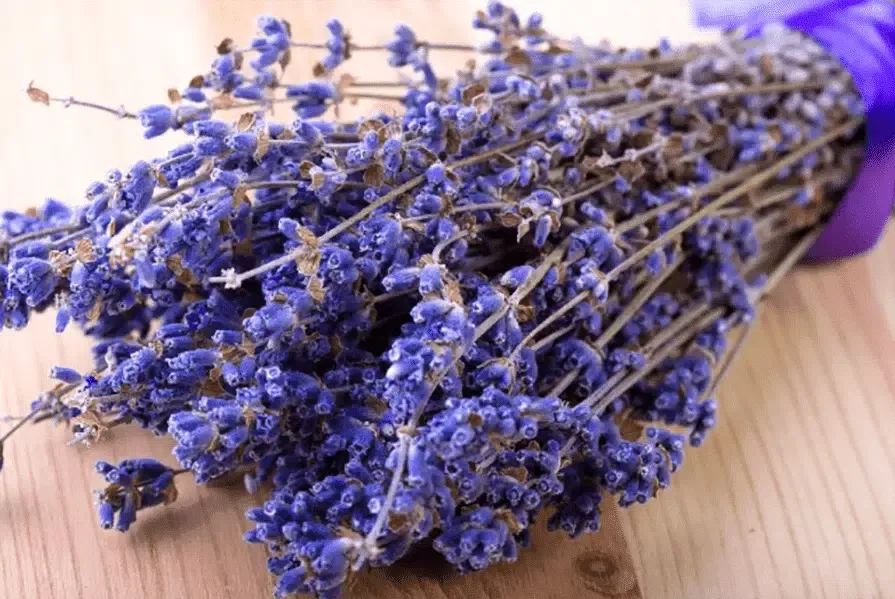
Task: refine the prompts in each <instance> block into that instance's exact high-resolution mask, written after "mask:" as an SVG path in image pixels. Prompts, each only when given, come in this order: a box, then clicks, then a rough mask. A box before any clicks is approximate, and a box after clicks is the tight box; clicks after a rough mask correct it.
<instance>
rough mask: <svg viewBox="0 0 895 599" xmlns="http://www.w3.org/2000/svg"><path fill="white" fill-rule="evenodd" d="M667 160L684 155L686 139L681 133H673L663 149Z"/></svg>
mask: <svg viewBox="0 0 895 599" xmlns="http://www.w3.org/2000/svg"><path fill="white" fill-rule="evenodd" d="M662 151H663V152H664V153H665V156H666V157H667V158H677V157H679V156H681V155H682V154H683V153H684V138H683V136H682V135H681V134H680V133H672V134H671V135H669V136H668V139H667V140H666V141H665V147H664V148H663V149H662Z"/></svg>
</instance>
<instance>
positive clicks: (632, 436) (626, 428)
mask: <svg viewBox="0 0 895 599" xmlns="http://www.w3.org/2000/svg"><path fill="white" fill-rule="evenodd" d="M643 428H644V427H643V425H642V424H641V423H639V422H637V421H636V420H634V419H633V418H625V419H624V420H622V422H621V426H619V433H621V436H622V439H625V440H627V441H636V440H637V439H639V438H640V436H641V435H642V434H643Z"/></svg>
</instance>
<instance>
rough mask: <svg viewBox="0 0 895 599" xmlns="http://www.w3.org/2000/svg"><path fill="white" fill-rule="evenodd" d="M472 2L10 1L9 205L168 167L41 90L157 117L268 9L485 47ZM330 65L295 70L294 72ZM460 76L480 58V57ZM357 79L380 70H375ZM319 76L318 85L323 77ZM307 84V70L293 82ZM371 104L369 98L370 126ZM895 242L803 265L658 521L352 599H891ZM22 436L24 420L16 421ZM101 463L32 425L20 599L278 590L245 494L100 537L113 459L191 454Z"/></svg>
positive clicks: (58, 341) (568, 17) (5, 386)
mask: <svg viewBox="0 0 895 599" xmlns="http://www.w3.org/2000/svg"><path fill="white" fill-rule="evenodd" d="M516 4H517V5H518V6H519V7H520V8H521V9H522V10H523V11H527V10H530V9H531V8H532V7H534V6H538V7H539V9H540V10H541V11H542V12H544V13H546V18H547V22H548V23H549V24H551V26H553V27H554V28H555V29H556V30H558V31H559V32H561V33H563V34H574V33H580V34H582V35H583V36H584V37H586V38H588V39H599V38H602V37H611V38H612V39H613V40H618V41H620V42H623V43H646V42H649V41H651V40H652V39H654V38H656V37H658V36H659V35H668V36H670V37H673V38H678V39H681V38H692V37H694V36H695V35H696V34H695V33H694V31H693V30H692V29H691V28H690V27H689V25H688V17H687V13H686V8H685V6H684V4H683V0H674V1H669V0H664V1H663V0H629V1H628V2H626V3H625V5H624V6H623V7H622V8H616V9H612V10H609V9H607V7H606V6H604V5H603V4H602V3H592V4H585V3H579V2H575V1H573V0H568V1H558V0H555V1H554V2H551V3H550V4H549V6H547V7H544V6H541V4H542V3H541V2H535V1H534V0H527V1H520V2H517V3H516ZM478 6H479V5H478V3H474V2H465V1H464V2H454V1H448V0H443V1H441V2H437V1H432V0H428V1H416V0H342V1H337V0H319V1H312V0H288V1H287V0H283V1H270V2H255V1H242V0H226V1H213V0H204V1H203V0H181V1H175V0H163V1H156V2H152V1H149V0H139V1H137V0H133V1H129V2H115V1H114V0H30V1H29V2H18V1H13V0H7V1H6V2H2V3H0V14H2V17H3V18H4V22H5V23H7V27H5V28H4V29H5V30H4V35H3V36H0V83H2V85H0V106H2V107H3V109H4V112H3V116H4V122H3V125H4V135H3V137H2V138H0V169H2V171H0V172H2V173H3V174H4V177H3V183H4V189H3V191H4V193H3V196H2V197H0V207H2V208H17V209H21V208H24V207H27V206H30V205H33V204H37V203H39V202H40V201H41V200H42V198H43V197H45V196H46V195H52V194H60V195H56V196H55V197H58V198H59V199H63V200H68V201H72V202H75V201H77V200H78V198H79V196H80V191H81V190H82V189H83V188H84V187H85V185H86V183H87V182H89V180H91V179H93V178H96V177H100V176H102V174H103V173H104V172H105V170H107V169H108V168H110V167H112V166H118V167H125V166H126V165H127V164H129V163H130V162H132V161H133V160H135V159H137V158H141V157H145V156H147V155H155V154H156V153H160V152H162V151H164V149H165V148H166V147H168V146H169V145H170V144H171V143H172V141H171V140H170V139H164V138H163V139H160V140H154V141H151V142H145V141H143V140H141V139H140V134H139V131H138V130H137V128H136V127H135V126H134V124H133V123H127V122H116V121H115V120H114V119H110V118H109V117H108V116H106V115H101V114H93V113H89V112H83V111H81V112H77V113H76V112H74V111H75V109H70V111H66V110H63V109H61V108H55V107H54V108H52V109H46V108H43V107H41V106H35V105H31V104H30V103H28V101H27V99H26V98H25V97H24V94H23V93H22V90H23V89H24V87H25V86H26V85H27V83H28V81H29V80H31V79H35V80H36V82H37V83H38V84H39V85H40V86H42V87H44V88H46V89H47V90H48V91H51V92H53V93H56V94H58V95H68V94H74V95H76V96H78V97H81V98H83V99H88V100H99V101H104V102H108V103H110V104H117V103H119V102H122V103H124V104H125V105H127V106H129V107H139V106H142V105H145V104H147V103H150V102H154V101H163V100H164V94H165V90H166V89H167V88H168V87H171V86H181V85H183V83H184V82H185V81H187V80H188V79H189V78H190V77H191V76H192V75H195V74H197V73H198V72H201V71H202V70H203V69H204V67H205V65H207V63H208V61H209V59H210V55H211V51H212V49H213V46H214V45H215V44H216V42H217V41H219V40H220V38H222V37H224V36H227V35H233V36H234V37H237V38H240V37H244V36H248V35H249V34H250V32H251V30H252V28H253V25H252V19H253V17H254V15H256V14H258V13H260V12H271V13H276V14H281V15H283V16H285V17H286V18H288V19H289V20H290V21H291V22H292V24H293V28H294V29H296V30H298V31H300V32H301V35H303V36H304V37H306V38H307V39H320V38H321V37H322V31H323V29H322V23H323V22H324V21H325V19H326V18H328V17H330V16H338V17H340V18H342V19H343V20H344V21H345V23H346V25H347V27H348V28H349V29H350V30H352V31H355V32H357V33H360V32H364V33H365V34H366V32H371V33H370V37H371V38H372V39H374V40H381V39H385V38H386V37H387V36H388V34H389V31H390V27H391V25H392V23H393V22H394V21H396V20H400V21H402V22H407V23H409V24H411V25H413V26H414V27H415V28H417V29H418V31H419V32H420V33H421V35H423V36H425V37H427V38H428V39H432V40H434V41H448V40H451V41H454V40H457V39H466V38H467V37H468V33H467V23H468V20H469V15H470V14H471V12H472V10H474V9H475V8H478ZM311 60H312V56H311V55H310V54H308V55H301V56H298V55H297V56H296V57H295V59H294V66H293V67H290V68H295V69H296V72H298V71H299V70H300V69H305V70H306V69H307V68H308V66H309V64H310V61H311ZM447 60H453V61H457V62H456V63H455V64H459V61H461V60H462V58H461V57H459V56H453V57H449V58H448V59H447ZM354 65H355V66H353V67H352V68H353V70H354V72H355V73H356V74H358V75H361V74H362V75H363V76H364V77H365V78H374V77H375V76H378V75H380V74H381V73H382V70H381V68H380V67H379V66H378V59H374V58H373V57H360V58H359V59H358V60H357V61H356V62H355V63H354ZM305 72H306V71H305ZM296 76H298V75H296ZM368 108H370V106H369V105H364V106H359V107H358V108H357V110H365V109H368ZM893 262H895V234H890V235H889V236H887V238H886V239H885V241H884V242H883V243H882V244H881V246H880V247H879V248H877V250H876V251H875V252H874V253H873V254H871V255H869V256H866V257H863V258H859V259H856V260H851V261H848V262H845V263H842V264H838V265H835V266H824V267H814V268H809V267H805V268H802V269H800V270H799V271H797V272H796V273H794V274H793V275H792V276H791V277H790V278H789V279H788V280H787V281H786V282H785V283H784V284H783V285H782V286H781V287H779V288H778V291H777V292H776V293H775V295H774V296H773V298H772V299H771V301H770V304H769V305H768V306H767V309H765V310H764V312H763V314H762V316H761V320H760V323H759V324H758V327H757V330H756V333H755V334H754V335H753V336H752V337H751V339H750V341H749V343H748V345H747V347H746V350H745V351H744V353H743V355H742V356H741V357H740V359H739V361H738V363H737V364H736V366H735V367H734V368H733V369H732V371H731V373H730V375H729V379H728V380H727V382H726V384H724V385H723V386H722V389H721V391H720V402H721V406H722V409H721V412H720V422H719V427H718V429H717V431H715V432H714V433H713V434H712V435H711V436H710V437H709V440H708V441H707V443H706V444H705V446H704V447H703V448H700V449H699V450H696V451H691V452H690V453H689V455H688V457H687V460H686V464H685V466H684V468H683V470H682V471H681V472H680V473H679V474H678V475H677V477H676V481H675V484H674V485H673V486H672V488H671V489H669V490H668V491H666V492H664V493H663V494H662V495H661V498H660V500H658V501H655V502H652V503H651V504H648V505H647V506H643V507H637V508H634V509H630V510H625V511H619V510H617V509H616V508H614V507H612V506H607V507H606V509H605V510H604V516H605V517H604V529H603V531H601V532H600V533H599V534H597V535H592V536H590V537H587V538H584V539H578V540H575V541H570V540H568V539H565V538H563V537H561V536H558V535H547V534H546V533H545V532H544V531H542V530H539V531H538V532H537V533H536V535H535V541H534V548H533V549H532V550H530V551H529V552H526V553H525V554H523V556H522V558H521V559H520V561H519V563H517V564H514V565H512V566H501V567H498V568H494V569H492V570H490V571H488V572H487V573H483V574H477V575H473V576H468V577H458V576H455V575H453V574H451V573H450V572H449V571H446V570H444V569H443V568H442V567H441V566H439V565H438V561H437V560H436V559H430V558H431V557H432V556H431V555H429V554H426V553H420V554H418V555H415V556H414V557H413V558H412V559H409V560H407V563H404V564H402V565H400V566H399V567H396V568H392V569H389V570H385V571H377V572H373V573H368V574H367V573H365V574H363V575H361V576H359V577H358V579H357V580H356V581H354V583H353V586H352V590H351V592H350V593H349V597H351V598H352V599H367V598H371V599H379V598H381V599H385V598H398V597H400V598H406V599H423V598H424V597H426V598H431V599H439V598H441V597H452V598H453V597H459V598H463V599H466V598H469V599H473V598H479V597H489V598H491V599H498V598H499V599H515V598H529V597H531V598H537V599H569V598H573V597H574V598H578V597H593V598H609V597H613V598H621V599H637V598H642V597H648V598H650V599H653V598H657V599H662V598H668V599H677V598H681V597H688V598H700V597H704V598H707V599H719V598H720V599H753V598H754V599H765V598H767V599H787V598H793V599H800V598H803V597H811V598H813V597H825V598H830V599H871V598H875V599H884V598H892V597H895V547H893V545H895V541H893V536H892V534H893V533H895V435H893V434H892V429H893V424H895V357H893V356H895V269H893V266H892V264H893ZM88 348H89V344H88V343H87V342H86V341H85V340H84V339H82V338H81V337H80V336H79V335H78V334H77V333H69V334H65V335H62V336H57V335H55V334H53V333H52V322H51V318H48V317H41V318H38V319H37V320H36V321H35V322H34V323H33V324H32V326H31V327H30V328H29V330H28V331H26V332H18V333H9V332H4V333H3V334H2V335H0V412H4V413H22V412H23V411H24V410H25V408H26V406H27V404H28V402H30V401H31V399H33V398H34V396H35V395H36V394H37V393H39V392H40V391H41V390H42V389H44V388H45V386H46V373H47V372H48V370H49V368H50V366H51V365H52V364H56V363H64V364H70V365H74V366H79V365H85V364H87V363H88V362H89V353H88ZM0 426H3V425H0ZM113 433H114V434H110V435H109V437H108V438H105V439H103V441H102V442H101V443H100V444H98V445H96V446H95V447H93V448H83V447H77V448H71V447H66V446H65V441H66V440H67V438H68V435H67V433H66V432H65V431H63V430H52V429H49V428H47V427H35V428H30V429H28V430H27V434H20V435H17V436H16V438H15V439H14V441H13V442H11V443H10V444H9V445H8V447H7V450H6V467H5V469H4V472H3V473H2V475H0V597H3V598H6V597H10V598H19V597H23V598H32V597H35V598H36V597H40V598H44V597H46V598H48V599H61V598H65V599H68V598H72V597H78V598H82V597H85V598H86V597H90V598H91V599H94V598H95V599H103V598H107V597H108V598H112V597H115V598H120V597H122V596H127V597H133V598H144V597H145V598H156V597H158V598H165V599H173V598H190V599H192V598H199V597H221V596H226V597H235V598H237V599H241V598H255V597H267V596H269V595H270V590H271V581H270V578H269V576H268V575H267V573H266V569H265V566H264V555H263V551H261V550H260V549H258V548H257V547H252V546H248V545H245V544H243V543H242V542H241V541H240V540H239V536H240V535H241V533H242V532H243V531H244V530H245V529H246V527H247V526H246V522H245V521H244V519H243V517H242V513H243V511H244V510H245V508H247V507H249V506H251V505H253V504H255V503H258V502H259V501H260V500H261V498H260V497H251V496H247V495H246V494H245V493H244V492H243V491H242V490H241V489H240V488H239V487H238V486H227V485H217V486H209V487H205V488H201V489H198V488H195V487H193V486H191V485H188V484H185V485H181V487H182V493H181V497H180V499H179V500H178V501H177V503H176V504H175V505H173V506H171V507H169V508H166V509H160V510H155V511H151V512H146V513H145V514H143V513H141V516H140V521H139V522H138V524H137V525H136V526H135V527H134V529H133V530H132V532H131V533H129V534H127V535H118V534H115V533H107V532H104V531H101V530H99V528H98V526H97V524H96V517H95V515H94V513H93V507H92V498H91V494H90V489H91V487H92V486H93V485H95V484H97V482H98V481H97V477H96V476H95V475H93V474H92V464H93V461H94V460H96V459H100V458H102V459H109V460H117V459H121V458H124V457H127V456H134V455H153V456H156V457H159V458H161V459H165V460H171V459H172V458H171V457H170V453H169V452H170V443H169V442H168V441H166V440H164V439H154V438H152V437H151V436H149V435H147V434H146V433H144V432H142V431H139V430H115V431H113Z"/></svg>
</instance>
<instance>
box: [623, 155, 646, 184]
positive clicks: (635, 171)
mask: <svg viewBox="0 0 895 599" xmlns="http://www.w3.org/2000/svg"><path fill="white" fill-rule="evenodd" d="M618 174H619V175H620V176H621V177H623V178H624V179H626V180H627V181H629V182H633V181H637V180H638V179H640V178H641V177H642V176H643V175H645V174H646V168H645V167H644V166H643V164H641V162H640V161H639V160H625V161H623V162H622V163H621V164H619V165H618Z"/></svg>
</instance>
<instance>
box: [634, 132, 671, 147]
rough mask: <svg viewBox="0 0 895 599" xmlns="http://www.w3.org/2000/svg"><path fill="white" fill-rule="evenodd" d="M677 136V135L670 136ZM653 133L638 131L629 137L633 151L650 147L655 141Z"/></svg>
mask: <svg viewBox="0 0 895 599" xmlns="http://www.w3.org/2000/svg"><path fill="white" fill-rule="evenodd" d="M672 135H679V134H676V133H675V134H672ZM655 137H656V136H655V133H653V132H652V131H648V130H643V131H638V132H637V133H635V134H634V135H632V136H631V145H632V146H633V147H634V149H635V150H642V149H643V148H645V147H647V146H649V145H651V144H652V143H653V140H654V139H655Z"/></svg>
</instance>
